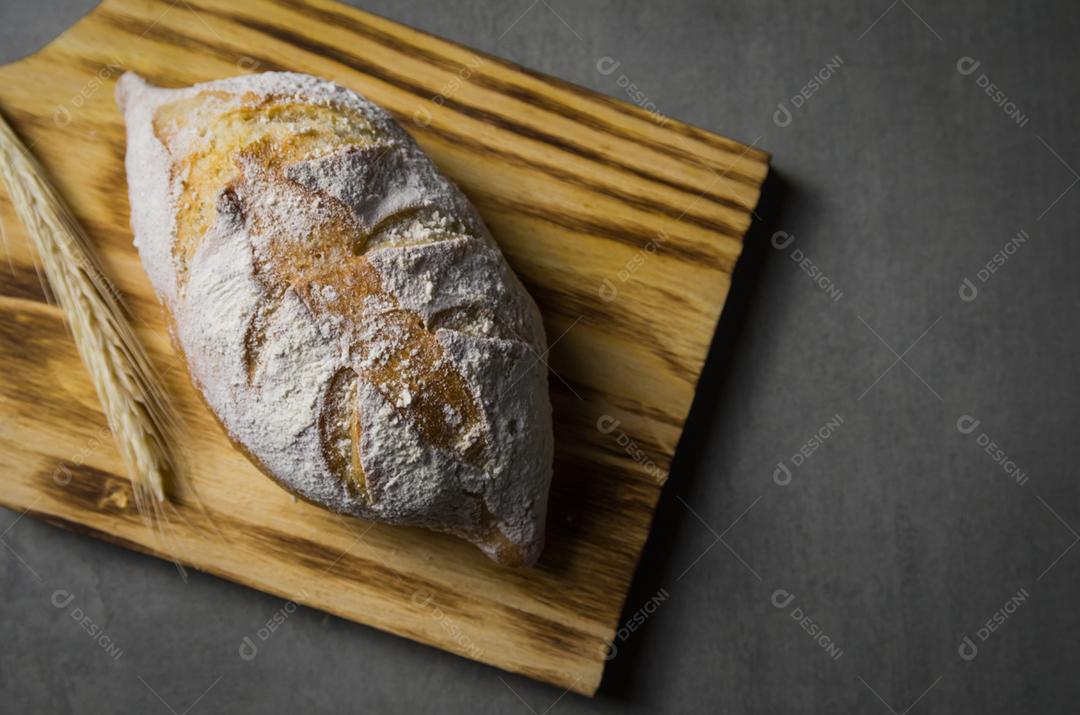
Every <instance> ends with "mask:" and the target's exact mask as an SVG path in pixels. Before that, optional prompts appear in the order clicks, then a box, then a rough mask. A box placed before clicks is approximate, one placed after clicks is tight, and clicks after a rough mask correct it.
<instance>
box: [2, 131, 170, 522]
mask: <svg viewBox="0 0 1080 715" xmlns="http://www.w3.org/2000/svg"><path fill="white" fill-rule="evenodd" d="M0 176H2V177H3V180H4V182H5V183H6V184H7V189H8V194H9V195H10V197H11V203H12V205H13V206H14V207H15V212H16V213H17V214H18V216H19V219H20V220H21V221H22V223H23V225H24V226H25V227H26V232H27V235H28V236H29V237H30V241H31V243H32V244H33V246H34V249H35V251H36V253H37V257H38V260H39V261H40V263H41V267H42V269H43V270H44V273H45V276H46V278H47V279H48V284H49V292H51V294H52V295H53V296H54V297H55V299H56V302H57V303H58V304H59V305H60V308H61V309H62V310H63V311H64V315H65V317H66V318H67V324H68V326H69V328H70V330H71V333H72V336H73V337H74V339H75V345H76V347H77V348H78V350H79V355H80V356H81V357H82V361H83V364H84V365H85V366H86V370H87V372H89V373H90V379H91V381H92V382H93V383H94V388H95V389H96V390H97V394H98V398H99V399H100V400H101V405H102V408H103V410H104V412H105V417H106V418H107V419H108V422H109V428H110V429H111V430H112V433H113V437H114V438H115V439H116V444H117V447H119V451H120V456H121V457H122V459H123V460H124V465H125V467H126V468H127V472H128V475H129V477H130V479H131V481H132V484H133V492H134V495H135V503H136V507H137V508H138V510H139V511H140V513H142V514H144V515H146V516H152V515H153V514H154V513H160V503H161V502H164V501H165V495H166V484H167V482H168V481H169V480H170V479H174V478H175V477H176V476H177V474H178V471H179V470H178V465H179V462H178V461H177V459H176V456H175V454H174V453H173V451H172V442H171V440H170V436H171V435H173V434H174V433H175V431H174V428H175V426H176V424H177V423H176V419H175V412H174V411H173V409H172V406H171V403H170V402H169V400H168V398H167V397H166V393H165V391H164V389H162V386H161V383H160V381H159V379H158V377H157V375H156V373H155V372H154V369H153V366H152V365H151V363H150V360H149V358H148V357H147V355H146V352H145V350H144V349H143V346H142V344H141V343H140V342H139V340H138V338H137V337H136V336H135V332H134V331H133V330H132V328H131V325H130V324H129V323H128V321H127V318H126V316H125V310H124V306H123V304H122V302H121V300H120V297H119V294H118V293H117V291H116V289H115V287H114V286H113V285H112V283H111V282H110V281H109V280H108V278H106V276H105V272H104V271H103V270H102V266H101V263H100V262H99V261H98V259H97V258H96V255H95V253H94V249H93V246H92V244H91V242H90V239H89V237H88V236H87V235H86V232H85V231H84V230H83V229H82V227H81V226H80V225H79V222H78V221H77V220H76V219H75V216H74V215H73V214H72V213H71V210H70V209H69V208H68V206H67V204H66V203H65V202H64V200H63V198H62V197H61V196H60V194H59V192H58V191H57V190H56V189H55V188H54V187H53V186H52V184H51V183H50V182H49V181H48V179H46V178H45V172H44V170H43V169H42V167H41V165H40V164H39V163H38V161H37V160H36V159H35V158H34V157H33V155H32V154H30V151H29V150H28V149H27V148H26V147H25V146H24V145H23V143H22V142H21V141H19V139H18V137H17V136H16V135H15V133H14V132H13V131H12V129H11V127H10V126H9V125H8V123H7V122H6V121H5V120H4V118H3V116H2V115H0ZM35 267H36V266H35ZM151 496H152V497H153V499H150V497H151ZM155 500H156V503H155Z"/></svg>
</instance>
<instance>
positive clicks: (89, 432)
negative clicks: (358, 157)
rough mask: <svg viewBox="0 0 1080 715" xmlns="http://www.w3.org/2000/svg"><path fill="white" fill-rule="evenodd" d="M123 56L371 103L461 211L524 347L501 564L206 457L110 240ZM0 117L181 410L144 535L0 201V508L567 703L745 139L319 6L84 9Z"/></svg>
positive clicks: (735, 218)
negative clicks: (118, 295) (534, 385)
mask: <svg viewBox="0 0 1080 715" xmlns="http://www.w3.org/2000/svg"><path fill="white" fill-rule="evenodd" d="M125 69H132V70H136V71H138V72H140V73H141V74H143V75H144V76H146V77H148V78H149V79H150V80H151V81H153V82H155V83H158V84H163V85H168V86H180V85H186V84H190V83H192V82H197V81H204V80H209V79H216V78H220V77H226V76H231V75H236V74H244V73H249V72H255V71H263V70H296V71H300V72H310V73H312V74H316V75H320V76H323V77H327V78H331V79H334V80H336V81H337V82H340V83H342V84H344V85H346V86H348V87H351V88H353V89H356V90H358V91H360V92H362V93H363V94H365V95H367V96H368V97H369V98H371V99H372V100H374V101H375V102H377V103H379V104H381V105H382V106H383V107H386V108H387V109H388V110H390V111H391V112H393V113H394V114H395V115H396V116H397V117H398V118H399V119H401V121H402V122H403V123H404V124H405V126H406V127H407V128H408V129H409V131H411V132H412V133H413V135H414V136H416V138H417V139H418V140H419V141H420V143H421V144H422V145H423V147H424V148H425V149H426V150H427V151H428V152H429V153H430V154H431V156H432V157H433V158H434V159H435V161H436V162H437V163H438V164H439V165H440V166H441V167H442V168H443V169H444V170H445V171H446V172H447V173H448V174H449V175H450V176H451V177H452V178H453V179H455V180H456V181H457V182H458V183H459V184H460V185H461V186H462V188H463V189H464V190H465V191H466V193H468V195H469V196H470V197H471V198H472V199H473V201H475V203H476V204H477V206H478V207H479V209H480V212H481V213H482V214H483V216H484V218H485V219H486V221H487V222H488V224H489V225H490V226H491V229H492V231H493V233H494V234H495V236H496V237H497V239H498V241H499V243H500V244H501V246H502V248H503V251H504V252H505V253H506V256H507V258H508V259H509V261H510V263H511V265H512V266H513V268H514V269H515V270H516V271H517V273H518V275H519V276H521V278H522V280H523V281H524V282H525V284H526V286H527V287H528V288H529V290H530V292H531V293H532V295H533V296H534V297H535V298H536V300H537V302H538V303H539V305H540V309H541V311H542V312H543V314H544V320H545V324H546V327H547V331H548V335H549V339H550V341H551V351H550V354H549V355H548V356H547V361H548V362H549V363H550V367H551V375H550V382H551V392H552V401H553V404H554V409H555V431H556V456H555V479H554V483H553V485H552V495H551V508H550V514H549V518H548V529H549V536H548V545H547V550H546V551H545V553H544V557H543V559H542V560H541V562H540V564H539V566H538V567H536V568H533V569H530V570H524V571H513V570H507V569H503V568H500V567H498V566H495V565H494V564H492V563H491V562H489V561H488V560H487V559H486V558H484V557H483V556H482V555H481V554H480V553H479V552H478V551H476V550H475V549H474V548H473V547H472V546H470V545H468V544H466V543H464V542H462V541H459V540H457V539H454V538H451V537H445V536H439V535H435V534H431V533H428V532H425V531H420V530H415V529H404V528H394V527H387V526H380V525H372V524H369V523H366V522H362V521H359V520H356V519H351V518H342V517H338V516H335V515H333V514H330V513H328V512H325V511H322V510H320V509H318V508H315V507H312V506H310V505H307V504H304V503H297V502H294V501H293V499H292V498H291V497H290V496H289V495H288V494H286V493H285V492H284V491H282V490H281V489H279V488H278V487H277V486H275V485H274V484H273V483H272V482H271V481H270V480H269V479H267V478H265V477H263V476H262V475H261V474H260V473H259V472H258V471H256V470H255V468H254V467H252V466H251V465H250V464H249V463H248V462H247V460H246V459H245V458H244V457H243V456H242V455H241V454H240V453H238V452H237V451H236V450H234V449H233V448H232V447H231V446H230V445H229V443H228V441H227V440H226V439H225V437H224V435H223V434H222V432H221V430H220V429H219V427H218V426H217V424H216V423H215V422H214V420H213V418H212V416H211V415H210V413H209V412H208V411H207V409H206V408H205V407H204V406H203V404H202V403H201V402H200V400H199V398H198V397H197V395H196V394H195V393H194V391H193V390H192V388H191V386H190V385H189V383H188V379H187V376H186V373H185V370H184V367H183V365H182V363H181V361H180V360H179V358H178V357H177V355H176V353H175V352H174V351H173V350H172V348H171V346H170V344H169V341H168V339H167V336H166V333H165V326H164V322H163V319H162V315H161V313H160V310H159V308H158V304H157V301H156V300H155V297H154V295H153V292H152V290H151V288H150V284H149V283H148V282H147V278H146V276H145V274H144V273H143V270H142V268H141V267H140V265H139V262H138V259H137V256H136V253H135V251H134V249H133V247H132V245H131V234H130V231H129V228H128V202H127V185H126V182H125V177H124V168H123V156H124V134H123V126H122V123H121V117H120V114H119V112H118V111H117V109H116V106H115V104H114V102H113V85H114V83H115V80H116V78H117V77H118V76H119V74H120V73H121V72H122V71H123V70H125ZM612 76H613V77H615V78H616V79H617V78H618V75H617V74H615V75H612ZM0 110H2V111H3V112H4V113H5V114H6V115H7V116H8V118H9V119H10V121H11V123H12V124H13V126H14V127H15V129H16V131H18V132H19V133H20V135H21V136H22V137H23V138H24V140H25V141H26V142H27V143H28V144H31V145H32V147H33V151H34V153H35V154H37V156H38V157H39V158H40V159H41V160H42V162H43V163H44V164H45V166H46V167H47V169H48V170H49V171H50V172H51V174H52V177H53V179H54V181H55V182H56V183H57V184H58V186H59V187H60V189H61V191H62V192H63V194H64V195H65V196H66V197H67V198H68V200H69V201H70V203H71V204H72V206H73V208H74V209H75V212H76V214H77V215H78V216H79V218H80V219H81V220H82V222H83V224H84V225H85V227H86V228H87V230H88V231H89V233H90V235H91V237H92V238H93V239H94V241H95V242H96V244H97V246H98V248H99V249H100V251H101V253H102V255H103V257H104V261H105V265H106V267H107V269H108V273H109V275H110V277H111V278H112V279H113V280H114V281H115V282H116V283H117V285H118V286H119V288H120V289H121V291H122V292H123V294H124V297H125V299H126V301H127V304H128V305H129V306H130V308H131V310H132V313H133V315H134V320H135V323H136V325H137V330H138V333H139V335H140V337H141V338H142V339H143V340H144V341H145V343H146V345H147V347H148V349H149V351H150V353H151V355H152V357H153V359H154V361H155V363H156V364H157V367H158V369H159V370H160V371H161V372H162V373H163V374H164V375H165V380H166V383H167V387H168V389H169V390H170V391H171V392H172V393H173V394H174V395H175V398H176V401H177V403H178V405H179V407H180V409H181V411H182V415H183V419H184V423H185V425H184V426H185V431H186V435H185V439H184V445H183V446H184V451H185V453H186V455H187V458H188V460H189V461H190V475H189V481H188V485H187V486H186V487H185V488H184V489H183V490H182V491H181V493H180V495H179V499H178V502H177V504H176V506H175V508H173V509H172V510H171V514H172V518H171V519H170V526H169V528H168V530H167V532H166V536H165V540H164V541H163V540H162V538H161V537H159V536H156V535H155V534H154V533H153V532H152V530H150V529H149V528H148V527H147V525H146V524H145V523H144V522H143V521H142V520H140V518H139V517H138V515H137V513H136V512H135V510H134V507H133V503H132V497H131V489H130V486H129V482H128V481H127V479H126V477H125V476H123V475H124V469H123V466H122V464H121V462H120V459H119V457H118V455H117V453H116V451H115V448H114V446H113V443H112V441H111V436H110V434H109V432H108V430H107V428H106V426H105V420H104V417H103V416H102V414H101V410H100V407H99V404H98V400H97V398H96V396H95V393H94V390H93V388H92V386H91V384H90V382H89V379H88V378H87V376H86V374H85V372H84V370H83V368H82V365H81V363H80V362H79V358H78V356H77V354H76V352H75V347H74V344H73V343H72V341H71V340H70V338H69V335H68V333H67V332H66V329H65V326H64V322H63V319H62V316H61V313H60V311H59V310H58V309H57V308H55V307H53V306H52V305H49V304H48V303H47V302H46V298H45V294H44V292H43V291H42V289H41V287H40V285H39V282H38V278H37V276H36V274H35V271H34V267H33V255H32V253H31V251H30V248H29V246H28V244H27V242H26V237H25V235H24V233H23V231H22V226H21V225H20V224H19V222H18V220H17V218H16V217H15V214H14V212H13V210H12V207H11V205H10V202H9V201H8V200H7V197H6V194H3V193H2V192H0V197H2V199H0V219H2V221H3V226H4V228H6V234H7V253H8V256H9V257H10V260H11V272H8V270H7V266H5V265H3V262H2V261H0V275H3V279H2V280H0V285H2V291H0V293H2V295H0V371H2V374H3V377H2V378H0V474H2V475H3V476H2V477H0V480H2V482H0V503H2V504H3V505H4V506H7V507H8V508H10V509H14V510H16V511H18V512H25V513H27V514H28V515H31V516H35V517H38V518H40V519H43V520H45V521H48V522H50V523H53V524H56V525H59V526H63V527H65V528H69V529H72V530H74V531H77V532H81V533H86V534H90V535H92V536H95V537H98V538H102V539H105V540H108V541H111V542H114V543H118V544H121V545H123V546H126V547H128V548H132V549H138V550H140V551H145V552H149V553H153V554H156V555H162V554H163V553H164V552H172V553H174V554H176V555H177V556H178V557H179V559H180V560H181V561H183V562H184V563H187V564H190V565H191V566H194V567H195V568H198V569H201V570H203V571H206V572H209V573H213V574H217V575H219V576H221V577H223V578H227V579H230V580H232V581H236V582H238V583H242V584H246V585H249V586H251V587H253V588H257V589H260V590H263V591H267V592H269V593H274V594H277V595H279V596H281V597H283V598H288V599H294V600H296V601H297V602H299V603H303V604H305V605H308V606H311V607H313V608H318V609H322V610H324V611H328V612H330V613H334V614H337V615H339V616H341V617H343V618H348V619H350V620H354V621H359V622H361V623H366V624H369V625H372V626H375V627H377V628H381V629H384V630H387V631H391V632H393V633H397V634H400V635H403V636H406V637H408V638H412V639H415V640H418V641H422V642H424V643H430V644H432V645H435V646H438V647H440V648H444V649H446V650H449V651H452V652H454V653H458V654H460V655H463V656H466V657H469V658H474V659H476V660H479V661H483V662H485V663H490V664H492V665H495V666H498V667H500V668H504V669H506V670H510V671H514V672H518V673H523V674H526V675H529V676H531V677H534V678H537V679H539V680H544V681H547V682H550V683H553V684H556V685H558V686H561V687H563V688H568V689H571V690H575V691H577V692H580V693H585V694H592V693H593V692H595V690H596V688H597V686H598V685H599V682H600V678H601V675H602V673H603V667H604V662H605V659H604V654H605V644H606V643H608V642H610V640H611V639H612V637H613V635H614V631H615V628H616V627H617V624H618V621H619V617H620V612H621V609H622V606H623V601H624V599H625V596H626V593H627V590H628V588H629V586H630V581H631V578H632V577H633V574H634V568H635V565H636V564H637V561H638V557H639V555H640V553H641V550H642V547H643V545H644V543H645V539H646V536H647V535H648V532H649V525H650V522H651V520H652V515H653V509H654V507H655V505H656V503H657V499H658V496H659V494H660V489H661V487H662V485H663V482H664V480H665V479H666V475H667V470H668V466H669V464H670V462H671V458H672V455H673V454H674V451H675V445H676V444H677V443H678V441H679V436H680V433H681V432H682V427H683V422H684V420H685V418H686V415H687V411H688V410H689V408H690V403H691V399H692V398H693V395H694V388H695V385H696V383H697V380H698V375H699V373H700V371H701V368H702V363H703V361H704V359H705V356H706V352H707V350H708V348H709V345H710V340H711V338H712V335H713V331H714V329H715V326H716V322H717V318H718V317H719V315H720V310H721V308H722V307H723V305H724V299H725V297H726V295H727V292H728V286H729V283H730V279H731V273H732V269H733V267H734V265H735V261H736V259H737V258H738V257H739V253H740V250H741V248H742V238H743V235H744V233H745V231H746V230H747V227H748V226H749V223H750V216H751V212H752V210H753V208H754V205H755V203H756V202H757V199H758V193H759V189H760V186H761V183H762V181H763V179H764V177H765V174H766V172H767V170H768V167H767V162H768V156H767V155H766V154H765V153H764V152H762V151H760V150H758V149H754V148H751V147H748V146H745V145H743V144H740V143H738V142H735V141H731V140H729V139H725V138H722V137H719V136H716V135H713V134H710V133H708V132H705V131H702V130H700V129H696V128H694V127H690V126H687V125H685V124H681V123H679V122H677V121H674V120H670V119H663V118H659V117H656V116H654V115H652V114H650V113H649V112H646V111H644V110H643V109H639V108H637V107H634V106H631V105H629V104H626V103H623V102H619V101H615V100H612V99H610V98H607V97H604V96H601V95H598V94H594V93H592V92H590V91H587V90H585V89H582V88H580V87H576V86H574V85H571V84H567V83H565V82H561V81H559V80H556V79H553V78H551V77H547V76H544V75H541V74H538V73H535V72H531V71H528V70H525V69H522V68H520V67H517V66H515V65H512V64H510V63H508V62H506V61H504V60H500V59H498V58H495V57H492V56H490V55H486V54H483V53H480V52H476V51H473V50H471V49H469V48H467V47H462V46H460V45H456V44H453V43H450V42H446V41H444V40H440V39H436V38H434V37H432V36H430V35H426V34H423V33H421V32H418V31H416V30H412V29H410V28H408V27H403V26H401V25H398V24H395V23H393V22H389V21H387V20H384V19H381V18H378V17H374V16H371V15H368V14H365V13H362V12H358V11H356V10H352V9H348V8H346V7H343V6H340V5H336V4H332V3H330V2H324V1H322V0H319V1H317V2H312V3H311V4H307V3H303V2H294V1H293V0H277V1H273V0H255V1H251V2H244V3H229V2H225V1H224V0H222V1H220V2H219V1H217V0H177V1H174V2H158V1H155V0H107V2H105V3H104V4H103V5H101V6H100V7H98V8H97V9H96V10H94V11H93V12H92V13H90V15H88V16H87V17H86V18H84V19H82V20H81V21H79V23H78V24H77V25H76V26H75V27H73V28H72V29H71V30H69V31H68V32H66V33H64V34H63V35H62V36H61V37H60V38H59V39H58V40H56V41H55V42H54V43H52V44H51V45H49V46H48V47H46V48H45V49H44V50H42V51H41V52H38V53H37V54H35V55H33V56H31V57H29V58H26V59H24V60H22V61H19V62H16V63H14V64H10V65H6V66H4V67H0ZM616 421H617V422H616ZM196 495H197V497H198V498H197V499H196ZM199 501H201V503H202V508H201V509H200V508H199V506H198V502H199Z"/></svg>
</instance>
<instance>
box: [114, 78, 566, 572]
mask: <svg viewBox="0 0 1080 715" xmlns="http://www.w3.org/2000/svg"><path fill="white" fill-rule="evenodd" d="M117 101H118V103H119V104H120V106H121V107H122V109H123V110H124V114H125V120H126V122H127V126H128V153H127V172H128V184H129V193H130V196H131V210H132V228H133V230H134V232H135V242H136V246H137V247H138V249H139V253H140V257H141V259H142V262H143V265H144V267H145V268H146V270H147V273H148V274H149V276H150V278H151V281H152V282H153V284H154V287H155V290H156V291H157V292H158V295H159V297H160V298H161V300H162V303H163V304H164V306H165V307H166V308H167V310H168V312H169V314H170V315H171V319H172V320H171V322H172V325H173V335H174V340H175V342H176V343H177V345H178V346H179V348H180V350H181V351H182V352H183V354H184V356H185V360H186V363H187V365H188V369H189V372H190V374H191V377H192V380H193V382H194V384H195V386H196V387H197V388H198V390H199V392H200V394H201V395H202V396H203V398H204V399H205V400H206V402H207V404H208V405H209V407H210V408H211V411H212V412H213V413H214V415H215V416H216V417H217V419H218V420H219V421H220V423H221V424H222V426H223V428H224V429H225V431H226V433H227V434H228V435H229V438H230V440H231V441H232V442H233V443H234V444H235V445H236V446H237V447H238V448H239V449H241V451H243V452H244V454H246V455H247V456H248V458H249V459H250V460H251V461H252V462H253V463H254V464H256V465H257V466H258V467H259V468H260V469H261V470H262V471H263V472H265V473H266V474H268V475H269V476H270V477H272V478H273V479H274V480H275V481H277V482H278V483H279V484H281V485H282V486H283V487H285V488H286V489H288V490H289V491H290V492H292V493H294V494H296V495H297V496H299V497H302V498H303V499H305V500H307V501H310V502H312V503H315V504H318V505H320V506H323V507H326V508H329V509H332V510H334V511H337V512H340V513H346V514H352V515H355V516H360V517H363V518H367V519H374V520H378V521H384V522H388V523H393V524H409V525H417V526H423V527H426V528H430V529H435V530H439V531H446V532H450V533H454V534H457V535H459V536H461V537H463V538H466V539H468V540H469V541H472V542H473V543H474V544H476V545H477V546H478V547H479V548H481V549H482V550H483V551H484V552H485V553H487V554H488V555H489V556H491V557H492V558H493V559H495V560H497V561H499V562H501V563H508V564H515V565H527V564H532V563H533V562H535V560H536V559H537V557H538V556H539V554H540V551H541V550H542V548H543V534H544V519H545V515H546V505H547V491H548V485H549V483H550V478H551V462H552V451H553V439H552V432H551V407H550V403H549V399H548V394H547V376H546V371H545V370H544V369H543V360H541V359H540V357H541V356H542V354H543V352H544V350H545V345H546V340H545V337H544V332H543V327H542V324H541V321H540V316H539V312H538V311H537V309H536V306H535V304H534V303H533V301H532V300H531V298H530V297H529V296H528V294H527V293H526V292H525V290H524V288H523V287H522V286H521V284H520V282H519V281H518V280H517V278H516V277H515V276H514V275H513V273H512V272H511V271H510V269H509V267H508V266H507V265H506V262H505V261H504V259H503V258H502V255H501V253H500V252H499V250H498V248H497V246H496V244H495V243H494V241H493V240H492V239H491V236H490V234H489V233H488V232H487V229H486V227H485V226H484V224H483V222H482V221H481V219H480V217H479V215H478V214H477V213H476V211H475V209H474V208H473V207H472V205H471V204H470V203H469V201H468V200H467V199H466V198H465V196H464V195H463V194H462V193H461V192H460V191H459V190H458V189H457V187H456V186H454V185H453V183H452V182H450V181H449V180H448V179H446V177H444V176H443V175H442V174H441V173H440V172H439V171H438V170H437V169H436V168H435V167H434V165H433V164H432V163H431V161H430V160H429V159H428V158H427V156H426V155H425V154H424V153H423V152H422V151H421V150H420V149H419V147H418V146H417V145H416V144H415V142H414V141H413V140H412V139H411V137H409V136H408V134H407V133H406V132H405V131H404V130H403V129H402V128H401V127H400V126H399V125H398V124H397V123H396V122H394V120H393V119H392V118H391V117H390V116H389V115H387V114H386V113H385V112H384V111H382V110H381V109H379V108H378V107H376V106H375V105H373V104H371V103H370V102H368V101H367V100H365V99H363V98H362V97H360V96H359V95H357V94H356V93H354V92H351V91H349V90H347V89H344V88H342V87H340V86H337V85H334V84H333V83H330V82H326V81H323V80H320V79H317V78H315V77H310V76H308V75H299V74H292V73H265V74H261V75H251V76H247V77H237V78H232V79H227V80H220V81H217V82H210V83H206V84H202V85H195V86H193V87H189V88H185V89H179V90H167V89H160V88H156V87H152V86H150V85H148V84H146V83H145V82H144V81H143V80H142V79H141V78H139V77H138V76H136V75H133V74H131V73H128V74H126V75H124V77H122V78H121V80H120V83H119V84H118V87H117Z"/></svg>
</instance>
